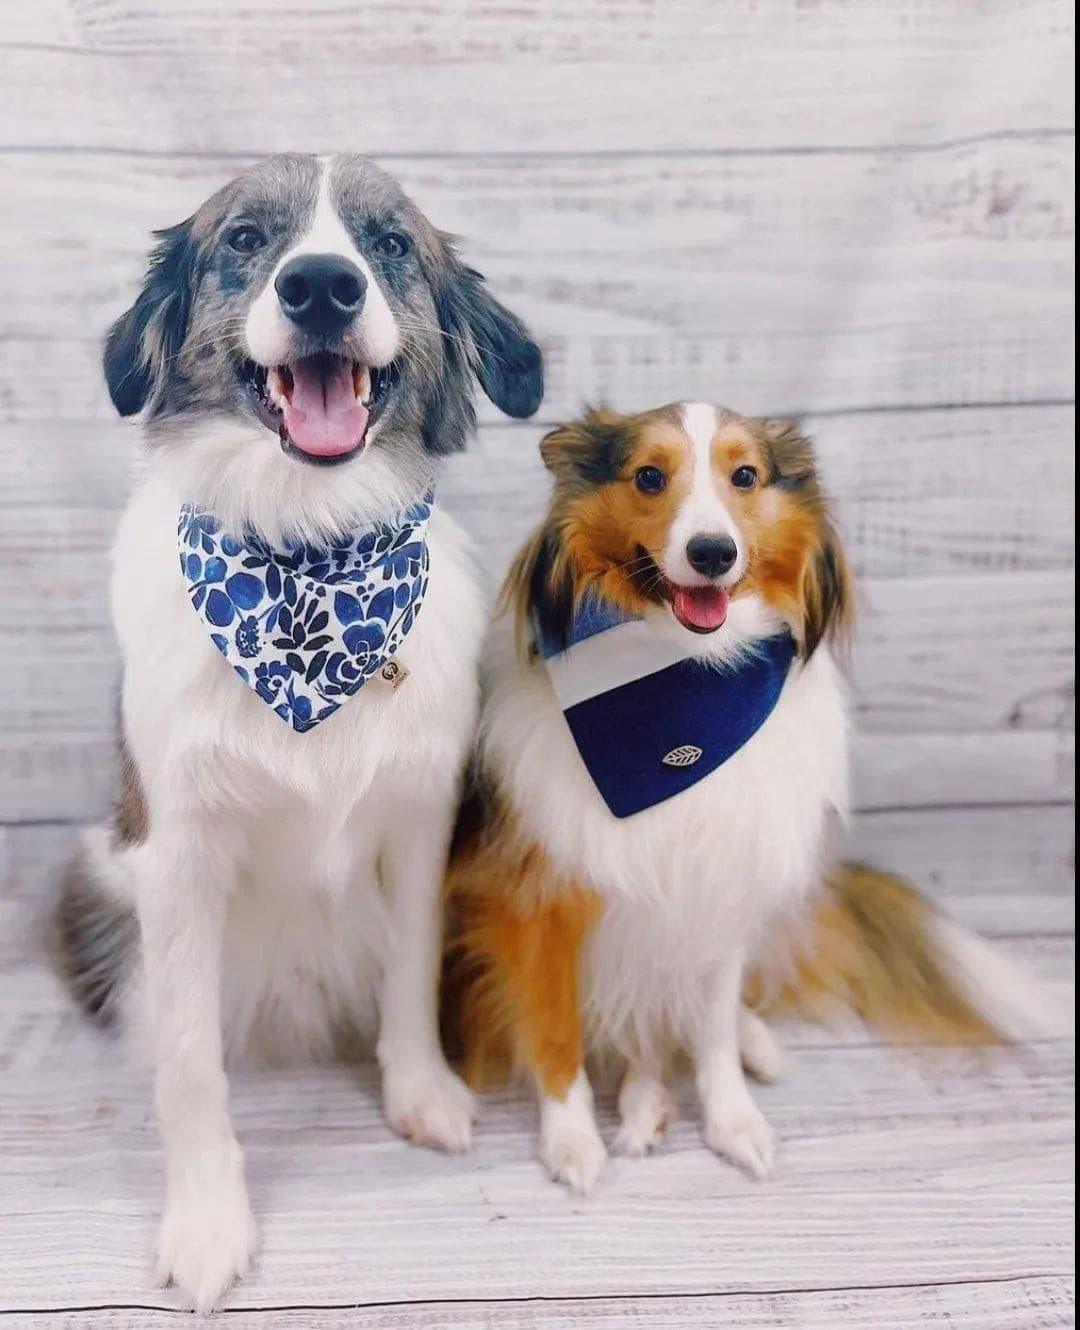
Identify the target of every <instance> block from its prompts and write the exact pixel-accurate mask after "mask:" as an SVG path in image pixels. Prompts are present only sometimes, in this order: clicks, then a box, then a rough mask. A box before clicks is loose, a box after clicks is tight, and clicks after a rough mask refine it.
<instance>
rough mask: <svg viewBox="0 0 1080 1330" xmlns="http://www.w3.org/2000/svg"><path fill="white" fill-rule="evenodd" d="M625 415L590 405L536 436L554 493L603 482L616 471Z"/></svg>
mask: <svg viewBox="0 0 1080 1330" xmlns="http://www.w3.org/2000/svg"><path fill="white" fill-rule="evenodd" d="M626 420H627V417H626V416H622V415H620V414H619V413H618V412H617V411H612V410H611V408H610V407H606V406H600V407H590V408H589V409H588V410H587V411H586V412H585V414H584V416H582V418H581V419H580V420H571V421H567V422H566V423H565V424H562V425H556V426H555V428H554V429H553V430H551V431H550V432H549V433H547V434H545V435H544V437H543V438H542V439H541V440H540V456H541V457H542V458H543V461H544V465H545V466H546V467H547V469H548V470H549V471H550V472H551V474H552V475H553V476H554V477H555V484H556V496H557V497H558V494H559V491H562V492H563V494H564V495H565V494H566V493H567V492H570V493H574V492H579V491H581V490H583V489H592V488H594V487H596V486H597V485H603V484H606V483H607V481H609V480H611V479H612V477H613V474H614V473H615V472H617V471H618V468H619V464H620V462H621V459H622V455H623V451H624V448H625V437H624V432H623V430H624V426H625V424H626Z"/></svg>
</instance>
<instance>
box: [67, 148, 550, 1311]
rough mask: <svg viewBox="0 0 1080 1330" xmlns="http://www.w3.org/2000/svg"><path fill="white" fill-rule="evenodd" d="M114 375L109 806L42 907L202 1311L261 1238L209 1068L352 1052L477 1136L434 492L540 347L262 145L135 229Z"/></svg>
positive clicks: (423, 224)
mask: <svg viewBox="0 0 1080 1330" xmlns="http://www.w3.org/2000/svg"><path fill="white" fill-rule="evenodd" d="M105 374H106V378H107V380H108V385H109V390H110V393H111V395H112V399H113V402H114V403H115V405H116V407H117V409H118V411H119V412H120V414H121V415H125V416H128V415H134V414H136V413H139V412H141V413H143V416H144V420H145V435H146V447H145V449H144V450H143V452H144V455H143V466H142V474H141V476H140V478H139V480H138V483H137V484H136V486H135V488H134V491H133V493H132V495H131V498H130V500H129V502H128V505H127V508H126V510H125V512H124V515H123V518H122V521H121V524H120V530H119V534H118V537H117V540H116V544H115V547H114V551H113V576H112V603H113V613H114V620H115V624H116V629H117V632H118V635H119V639H120V644H121V648H122V654H123V664H124V683H123V705H122V728H123V735H122V738H123V752H124V772H123V774H124V779H123V793H122V798H121V802H120V806H119V810H118V814H117V816H116V818H115V819H114V821H113V822H112V823H111V824H110V825H109V826H107V827H100V828H97V829H95V830H94V831H92V832H90V833H88V835H87V840H86V846H85V849H84V852H83V854H82V856H81V858H80V860H79V861H78V862H77V863H76V864H74V865H73V866H72V868H71V870H70V871H69V873H68V875H67V878H66V881H65V884H64V890H63V896H62V900H61V904H60V908H59V922H60V928H61V935H62V940H63V945H64V952H65V956H66V964H67V969H68V973H69V977H70V979H71V981H72V983H73V985H74V987H75V989H76V991H77V992H78V993H79V995H80V997H81V998H82V1000H83V1002H84V1005H86V1006H87V1007H88V1008H89V1009H90V1010H91V1011H93V1012H96V1013H97V1014H99V1015H100V1016H102V1017H105V1018H108V1017H112V1016H119V1017H121V1018H122V1019H123V1020H124V1022H125V1024H130V1025H134V1026H137V1027H140V1028H142V1030H143V1031H144V1032H145V1035H146V1037H147V1040H148V1044H149V1048H150V1050H151V1053H152V1057H153V1061H154V1065H155V1096H156V1104H157V1111H158V1118H159V1123H160V1128H161V1134H162V1139H163V1143H164V1148H165V1160H166V1195H165V1205H164V1217H163V1220H162V1225H161V1231H160V1237H159V1245H158V1264H157V1273H158V1276H159V1278H160V1279H161V1281H163V1282H167V1281H170V1280H171V1281H173V1282H175V1284H176V1285H177V1286H178V1287H179V1289H180V1290H181V1293H182V1294H183V1295H184V1296H185V1297H186V1299H187V1300H188V1301H189V1302H190V1303H191V1304H194V1305H195V1306H196V1307H198V1308H200V1309H206V1308H210V1307H212V1306H214V1305H216V1304H217V1303H218V1302H219V1301H220V1299H221V1298H222V1296H223V1295H224V1293H225V1292H226V1290H227V1289H228V1287H229V1285H230V1284H231V1283H232V1281H233V1280H234V1279H235V1278H237V1277H238V1276H241V1275H242V1274H243V1273H244V1272H245V1271H246V1270H247V1268H248V1265H249V1262H250V1259H251V1256H252V1253H253V1250H254V1246H255V1226H254V1222H253V1219H252V1216H251V1212H250V1208H249V1205H248V1199H247V1191H246V1186H245V1180H244V1173H243V1165H242V1158H241V1152H240V1149H239V1146H238V1144H237V1141H236V1138H235V1136H234V1134H233V1130H232V1126H231V1123H230V1118H229V1109H228V1092H227V1082H226V1076H225V1071H224V1067H225V1063H226V1061H227V1059H228V1057H229V1056H230V1055H232V1054H240V1053H244V1052H252V1051H253V1052H255V1053H256V1054H262V1055H270V1056H273V1057H275V1058H282V1057H303V1058H307V1057H312V1056H333V1055H335V1054H337V1053H339V1052H340V1051H342V1049H344V1048H346V1047H347V1048H349V1049H352V1048H355V1047H356V1046H357V1045H365V1044H366V1045H368V1046H369V1047H370V1046H374V1049H375V1052H376V1054H377V1057H378V1060H379V1062H380V1064H381V1067H382V1072H383V1094H384V1105H385V1112H386V1116H387V1118H388V1120H389V1122H390V1125H391V1126H392V1127H393V1128H394V1129H395V1130H396V1131H398V1132H400V1133H401V1134H403V1135H404V1136H406V1137H409V1138H410V1139H412V1140H414V1141H417V1142H419V1143H422V1144H425V1145H431V1146H438V1147H442V1148H445V1149H448V1150H462V1149H465V1148H466V1147H467V1145H468V1143H469V1139H470V1128H471V1120H472V1105H471V1101H470V1096H469V1094H468V1092H467V1090H466V1089H465V1087H464V1086H463V1085H462V1083H461V1082H460V1081H459V1080H458V1079H457V1077H456V1076H454V1074H453V1073H452V1072H451V1071H450V1069H449V1068H448V1067H447V1065H446V1062H445V1061H444V1058H443V1054H442V1052H441V1049H440V1046H439V1039H438V1033H437V1021H436V991H437V974H438V968H439V948H440V887H441V882H442V876H443V869H444V860H445V855H446V850H447V844H448V840H449V836H450V832H451V826H452V822H453V818H454V811H455V805H456V800H457V794H458V786H459V779H460V773H461V768H462V765H463V762H464V760H465V756H466V753H467V750H468V748H469V745H470V742H471V739H472V734H473V728H474V724H475V720H476V710H477V658H478V655H479V648H480V642H481V636H482V633H483V630H484V618H485V615H484V605H483V598H482V596H481V594H480V592H479V590H478V588H477V586H476V583H475V580H474V576H473V573H472V571H471V568H470V566H469V560H468V556H467V550H466V547H465V542H464V539H463V537H462V535H461V533H460V531H459V530H458V528H457V527H456V526H455V525H454V523H453V522H452V521H451V520H450V518H449V517H447V516H446V515H445V514H444V513H443V512H442V511H441V510H440V509H438V508H437V507H435V508H434V510H431V509H430V505H429V497H428V491H429V490H430V488H431V486H432V483H433V481H434V479H435V476H436V473H437V471H438V466H439V462H440V459H441V458H443V457H444V456H445V455H447V454H450V453H453V452H455V451H456V450H458V449H460V448H462V447H463V446H464V444H465V442H466V439H467V436H468V434H469V432H470V430H471V428H472V426H473V424H474V414H473V407H472V395H473V377H474V376H475V377H476V378H477V379H479V382H480V384H481V385H482V387H483V389H484V391H485V392H486V393H487V395H488V396H489V397H490V398H491V400H492V401H493V402H494V403H495V404H496V405H497V406H498V407H500V408H501V409H502V410H503V411H505V412H506V413H508V414H509V415H512V416H528V415H530V414H531V413H532V412H534V411H535V410H536V408H537V406H538V405H539V402H540V398H541V394H542V369H541V358H540V353H539V351H538V349H537V347H536V345H535V344H534V343H533V342H532V340H531V339H530V338H529V336H528V334H527V333H526V331H525V329H524V328H523V327H522V325H521V323H520V322H519V321H518V320H517V319H516V318H515V317H514V316H513V315H512V314H510V313H509V312H508V311H507V310H505V309H504V308H503V307H502V306H501V305H500V304H499V303H498V302H497V301H495V300H494V299H493V298H492V297H491V296H490V295H489V294H488V292H487V290H486V289H485V286H484V283H483V281H482V279H481V278H480V276H479V275H478V274H477V273H475V272H473V271H471V270H470V269H468V268H466V267H465V266H463V264H462V263H461V262H460V260H459V259H458V257H457V255H456V254H455V252H454V249H453V246H452V245H451V243H450V242H449V241H448V240H447V238H446V237H445V236H443V235H441V234H440V233H439V232H438V231H437V230H436V229H435V228H434V227H433V226H432V225H431V224H430V223H429V222H428V221H427V220H426V218H425V217H424V216H423V214H422V213H421V212H420V210H419V209H418V208H417V207H416V205H415V204H413V203H412V202H411V201H410V200H409V199H408V198H407V197H406V196H405V194H404V193H403V192H402V190H401V189H400V188H399V187H398V185H397V184H396V183H395V182H394V181H393V180H392V179H391V178H390V177H389V176H387V175H386V174H385V173H384V172H383V171H382V170H380V169H379V168H378V167H376V166H375V165H373V164H372V163H371V162H369V161H366V160H364V159H362V158H359V157H352V156H343V157H337V158H334V159H332V160H325V159H320V158H314V157H304V156H285V157H277V158H273V159H271V160H268V161H266V162H263V163H262V164H260V165H258V166H256V167H254V168H252V169H251V170H249V171H247V172H245V173H244V174H243V175H241V176H240V177H239V178H238V179H236V180H234V181H232V182H231V183H230V184H228V185H226V186H225V188H223V189H222V190H220V191H219V192H218V193H217V194H215V195H214V196H213V197H212V198H211V199H209V200H208V201H207V202H206V203H205V204H203V206H202V207H201V208H199V210H198V211H197V212H196V213H195V214H194V215H193V216H192V217H191V218H190V219H189V220H188V221H186V222H183V223H181V224H180V225H178V226H174V227H172V228H170V229H169V230H167V231H163V232H161V233H160V235H159V242H158V244H157V247H156V248H155V250H154V251H153V254H152V256H151V260H150V267H149V272H148V273H147V276H146V280H145V284H144V286H143V288H142V291H141V292H140V294H139V296H138V298H137V300H136V301H135V303H134V305H133V306H132V308H131V309H130V310H129V311H128V312H127V313H126V314H124V315H123V316H122V317H121V318H120V319H119V320H118V321H117V323H116V324H115V325H114V327H113V328H112V330H111V332H110V334H109V338H108V343H107V347H106V351H105ZM178 523H179V529H180V537H179V540H178ZM178 556H179V567H178ZM335 560H336V562H335ZM234 570H239V571H234ZM252 570H254V571H252ZM378 579H386V585H385V586H381V591H380V587H379V586H376V585H372V583H373V582H377V581H378ZM343 587H344V589H343ZM328 591H329V595H327V592H328ZM387 596H389V597H390V599H389V600H387ZM305 598H307V601H310V603H308V604H307V608H306V609H304V606H305V603H306V601H305ZM395 598H396V599H395ZM421 604H422V613H420V608H421ZM330 606H332V607H333V610H332V611H331V610H330V609H329V608H327V607H330ZM387 606H390V607H391V608H390V609H387V608H386V607H387ZM397 607H404V608H401V609H398V608H397ZM335 616H336V618H335ZM324 621H332V622H330V627H329V628H327V629H326V631H322V630H323V628H324ZM271 625H274V627H271ZM275 633H276V637H275ZM305 633H306V641H305V640H303V639H304V637H305ZM350 634H351V635H350ZM272 638H273V642H271V639H272ZM323 638H326V640H327V644H326V645H322V646H320V645H319V644H320V643H322V642H323ZM275 644H276V645H275ZM237 652H238V653H239V654H238V655H237ZM275 652H276V653H277V656H276V657H275V655H274V653H275ZM395 652H396V654H394V653H395ZM267 653H269V654H267ZM391 654H393V660H392V661H391V660H390V656H391ZM223 656H224V659H222V657H223ZM249 658H250V659H249ZM230 664H232V666H233V668H231V669H230V668H229V665H230ZM249 665H250V666H251V668H250V669H249V668H248V666H249ZM387 667H389V668H387ZM237 675H239V676H240V677H239V678H238V677H237ZM403 679H404V682H403V683H402V680H403ZM361 684H363V687H361V686H360V685H361ZM399 684H400V685H401V686H397V685H399ZM294 685H295V691H294ZM304 690H306V692H305V691H304ZM313 697H314V699H315V706H316V708H317V710H316V711H314V712H313V711H312V706H311V698H313ZM317 721H318V722H321V723H316V722H317Z"/></svg>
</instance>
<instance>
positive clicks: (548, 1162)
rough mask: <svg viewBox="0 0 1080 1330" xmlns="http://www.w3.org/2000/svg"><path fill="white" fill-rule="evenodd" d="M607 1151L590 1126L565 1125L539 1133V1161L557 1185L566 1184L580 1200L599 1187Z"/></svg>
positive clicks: (587, 1124)
mask: <svg viewBox="0 0 1080 1330" xmlns="http://www.w3.org/2000/svg"><path fill="white" fill-rule="evenodd" d="M607 1157H608V1154H607V1150H606V1149H605V1148H604V1142H603V1141H602V1140H601V1139H600V1133H599V1132H598V1131H597V1130H596V1128H595V1127H594V1126H593V1125H592V1124H591V1123H580V1124H578V1123H571V1122H562V1123H559V1124H558V1125H548V1126H545V1127H544V1128H543V1129H542V1130H541V1132H540V1159H541V1162H542V1163H543V1165H544V1167H545V1168H546V1169H547V1171H548V1172H549V1173H550V1174H551V1176H552V1178H553V1180H554V1181H555V1182H563V1183H565V1184H566V1186H567V1187H569V1188H570V1190H571V1191H574V1192H577V1193H578V1195H579V1196H587V1195H588V1194H589V1192H591V1191H592V1189H593V1187H595V1186H596V1180H597V1178H598V1177H599V1176H600V1173H601V1171H602V1170H603V1167H604V1165H605V1164H606V1163H607Z"/></svg>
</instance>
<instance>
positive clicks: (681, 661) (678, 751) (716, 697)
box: [537, 600, 795, 817]
mask: <svg viewBox="0 0 1080 1330" xmlns="http://www.w3.org/2000/svg"><path fill="white" fill-rule="evenodd" d="M537 647H538V649H539V651H540V654H541V656H542V657H543V658H544V663H545V665H546V668H547V672H548V676H549V678H550V679H551V684H552V687H553V688H554V690H555V695H556V696H557V697H558V699H559V705H560V707H561V708H562V711H563V715H564V716H565V717H566V723H567V725H568V726H569V727H570V733H571V735H572V736H573V739H574V743H575V744H576V745H577V750H578V752H579V753H580V754H581V758H582V761H583V762H584V763H585V766H586V767H587V768H588V772H589V775H590V776H591V777H592V781H593V784H594V785H595V786H596V788H597V790H599V792H600V795H601V797H602V798H603V800H604V802H605V803H606V804H607V806H608V808H610V809H611V811H612V813H614V814H615V816H616V817H629V816H630V815H631V814H632V813H640V812H641V811H642V809H644V808H651V807H652V806H653V804H658V803H662V802H663V801H664V800H665V799H670V798H671V797H672V795H675V794H681V793H682V791H683V790H686V789H689V788H690V786H691V785H696V784H697V782H698V781H699V780H701V779H702V778H703V777H705V776H707V775H709V773H710V772H713V771H715V770H716V769H717V767H719V766H722V765H723V763H725V762H726V761H727V760H728V758H729V757H731V756H732V755H733V754H735V753H737V752H738V751H739V749H740V748H742V746H743V745H744V744H745V743H747V742H748V741H749V740H750V739H752V738H753V736H754V735H755V734H756V733H757V732H758V730H759V729H761V727H762V725H764V724H765V722H766V721H767V720H768V719H769V716H770V715H771V714H772V711H773V708H774V707H775V706H776V704H777V702H778V701H779V699H780V693H781V692H782V690H783V687H784V683H785V681H786V679H787V676H788V671H789V670H790V669H791V663H792V661H793V659H794V657H795V643H794V640H793V639H792V637H791V635H790V634H789V633H781V634H779V635H777V636H775V637H769V638H765V639H763V640H762V641H760V642H757V643H755V644H754V649H753V651H752V652H749V653H748V654H747V655H746V657H745V658H744V659H742V660H740V661H739V662H738V663H736V664H734V665H716V664H712V663H705V662H703V661H700V660H697V659H694V658H693V657H690V656H687V654H686V652H685V651H684V650H683V649H682V648H681V647H680V646H679V645H678V644H677V643H676V642H675V641H674V640H673V639H670V638H666V637H664V635H663V634H661V633H658V632H657V631H656V630H655V628H654V627H652V626H650V625H649V624H647V623H645V622H644V621H643V620H641V619H634V618H630V617H629V616H626V615H623V614H621V613H620V612H619V611H617V610H613V609H612V608H611V607H610V606H607V605H604V604H601V603H600V602H598V601H596V600H590V601H587V602H586V603H585V604H584V605H583V606H582V608H581V609H580V610H579V611H578V614H577V615H576V617H575V619H574V623H573V625H572V627H571V630H570V635H569V640H568V643H567V645H566V647H565V648H562V647H557V646H554V645H553V644H551V643H548V642H545V641H542V640H539V641H538V642H537Z"/></svg>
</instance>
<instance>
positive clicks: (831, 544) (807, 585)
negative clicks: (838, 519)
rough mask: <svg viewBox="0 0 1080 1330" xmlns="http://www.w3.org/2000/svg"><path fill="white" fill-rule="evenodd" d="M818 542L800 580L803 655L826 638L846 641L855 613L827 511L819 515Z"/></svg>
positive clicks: (851, 587)
mask: <svg viewBox="0 0 1080 1330" xmlns="http://www.w3.org/2000/svg"><path fill="white" fill-rule="evenodd" d="M818 531H819V534H818V544H817V548H816V549H815V550H813V551H812V552H811V554H810V557H809V558H808V559H807V561H806V566H805V568H804V570H803V583H802V642H801V643H800V646H801V652H802V655H803V657H804V659H806V660H809V659H810V657H811V656H812V655H813V654H814V652H815V651H816V650H817V648H818V646H820V644H821V642H822V641H823V640H825V639H828V640H829V641H830V642H837V643H839V644H841V645H844V644H846V642H847V639H848V637H849V636H850V633H851V628H852V622H853V619H854V614H855V591H854V584H853V582H852V577H851V570H850V569H849V567H848V562H847V558H846V556H845V554H844V547H843V545H842V544H841V542H840V537H839V535H838V534H837V531H836V528H835V526H833V523H832V519H831V518H830V517H829V515H828V513H827V512H824V511H823V512H822V513H821V515H820V518H819V528H818Z"/></svg>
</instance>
